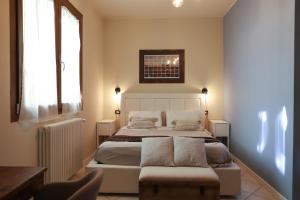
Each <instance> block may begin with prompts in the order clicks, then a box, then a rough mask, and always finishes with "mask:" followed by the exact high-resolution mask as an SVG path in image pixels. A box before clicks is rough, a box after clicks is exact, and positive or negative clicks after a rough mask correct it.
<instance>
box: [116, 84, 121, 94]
mask: <svg viewBox="0 0 300 200" xmlns="http://www.w3.org/2000/svg"><path fill="white" fill-rule="evenodd" d="M115 92H116V94H119V93H120V92H121V88H120V87H119V86H117V87H116V88H115Z"/></svg>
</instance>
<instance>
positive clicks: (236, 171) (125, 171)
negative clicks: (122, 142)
mask: <svg viewBox="0 0 300 200" xmlns="http://www.w3.org/2000/svg"><path fill="white" fill-rule="evenodd" d="M93 169H103V172H104V177H103V182H102V185H101V187H100V189H99V192H100V193H120V194H138V193H139V174H140V170H141V167H140V166H125V165H107V164H97V162H96V161H95V160H92V161H91V162H90V163H89V164H88V165H87V166H86V170H87V171H89V170H93ZM214 170H215V172H216V173H217V175H218V176H219V179H220V194H221V195H230V196H236V195H240V193H241V170H240V168H239V166H238V165H237V164H235V163H233V165H232V166H230V167H224V168H214Z"/></svg>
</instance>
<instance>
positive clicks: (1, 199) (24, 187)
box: [0, 167, 46, 200]
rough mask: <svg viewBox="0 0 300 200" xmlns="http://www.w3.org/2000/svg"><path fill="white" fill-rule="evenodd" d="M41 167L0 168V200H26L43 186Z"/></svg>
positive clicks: (42, 170) (44, 169)
mask: <svg viewBox="0 0 300 200" xmlns="http://www.w3.org/2000/svg"><path fill="white" fill-rule="evenodd" d="M45 171H46V168H43V167H0V200H15V199H17V200H25V199H26V200H27V199H29V198H30V197H32V196H33V195H34V194H35V192H36V191H37V189H39V188H40V187H41V186H42V185H43V184H44V173H45Z"/></svg>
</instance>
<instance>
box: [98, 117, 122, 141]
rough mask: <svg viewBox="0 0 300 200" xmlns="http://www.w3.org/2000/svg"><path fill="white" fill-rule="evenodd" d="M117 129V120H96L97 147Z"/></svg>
mask: <svg viewBox="0 0 300 200" xmlns="http://www.w3.org/2000/svg"><path fill="white" fill-rule="evenodd" d="M117 131H118V126H117V120H115V119H114V120H101V121H100V122H97V147H98V146H99V145H100V144H101V143H102V142H104V141H105V140H106V139H107V138H109V137H110V136H112V135H114V134H115V133H116V132H117Z"/></svg>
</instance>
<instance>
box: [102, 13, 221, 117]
mask: <svg viewBox="0 0 300 200" xmlns="http://www.w3.org/2000/svg"><path fill="white" fill-rule="evenodd" d="M140 49H185V84H139V50H140ZM104 64H105V69H104V72H105V73H104V74H105V76H104V117H105V118H113V117H114V109H115V107H116V103H115V102H114V101H113V95H114V88H115V86H116V85H117V84H119V85H120V87H121V89H122V91H123V92H124V91H126V92H174V93H176V92H199V91H200V90H201V89H202V88H203V87H204V86H206V87H208V90H209V101H208V106H209V111H210V118H215V119H217V118H220V119H221V118H223V23H222V19H221V18H203V19H185V20H179V19H174V20H164V19H160V20H106V21H105V22H104Z"/></svg>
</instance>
